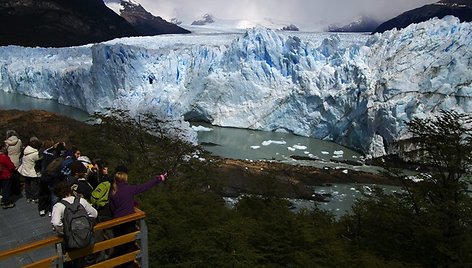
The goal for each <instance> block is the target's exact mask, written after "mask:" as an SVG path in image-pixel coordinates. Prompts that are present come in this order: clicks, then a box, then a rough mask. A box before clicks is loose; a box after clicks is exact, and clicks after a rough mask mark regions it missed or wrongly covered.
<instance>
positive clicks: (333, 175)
mask: <svg viewBox="0 0 472 268" xmlns="http://www.w3.org/2000/svg"><path fill="white" fill-rule="evenodd" d="M215 173H217V174H218V176H219V177H220V178H221V179H222V181H223V182H224V185H225V193H226V195H228V196H238V195H240V194H242V193H261V190H262V189H266V188H264V186H261V183H262V184H263V181H264V180H267V181H269V184H270V185H266V187H270V188H271V191H272V193H273V194H275V195H280V196H283V197H288V198H298V199H310V200H317V201H322V200H320V198H321V199H323V198H322V197H320V196H317V195H313V186H316V185H329V184H338V183H367V184H378V185H399V183H400V182H399V181H398V180H397V179H395V178H391V177H386V176H383V175H379V174H374V173H368V172H362V171H355V170H348V171H347V172H345V169H335V168H323V169H320V168H315V167H309V166H300V165H290V164H284V163H276V162H268V161H247V160H237V159H222V160H221V163H219V165H218V166H217V168H215Z"/></svg>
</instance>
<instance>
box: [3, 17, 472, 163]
mask: <svg viewBox="0 0 472 268" xmlns="http://www.w3.org/2000/svg"><path fill="white" fill-rule="evenodd" d="M314 36H315V37H310V36H309V35H292V36H288V35H285V34H283V33H280V32H275V31H272V30H269V29H265V28H255V29H252V30H249V31H247V32H246V33H245V34H244V35H236V34H232V35H221V34H215V35H194V36H188V35H185V36H178V35H174V36H172V35H171V36H156V37H140V38H124V39H117V40H113V41H110V42H106V43H100V44H93V45H88V46H83V47H72V48H62V49H52V48H50V49H48V48H22V47H16V46H8V47H0V55H1V56H0V88H1V89H2V90H4V91H8V92H17V93H21V94H26V95H29V96H34V97H38V98H48V99H57V100H58V101H59V102H60V103H63V104H66V105H71V106H74V107H77V108H80V109H83V110H85V111H88V112H93V111H97V110H101V109H103V108H105V107H119V108H125V109H129V110H131V111H132V112H133V113H138V112H152V113H155V114H157V115H159V116H161V117H164V118H173V119H176V120H180V121H182V120H181V119H182V118H185V119H188V120H204V121H208V122H211V123H212V124H215V125H220V126H231V127H240V128H250V129H260V130H266V131H290V132H293V133H295V134H298V135H303V136H308V137H314V138H318V139H325V140H331V141H334V142H336V143H339V144H341V145H345V146H348V147H351V148H354V149H358V150H360V151H363V152H365V153H367V154H370V155H372V156H379V155H382V154H385V153H386V152H388V150H389V145H391V144H392V143H393V142H394V141H395V140H397V139H400V138H401V137H402V136H404V135H405V134H406V133H405V123H406V122H408V121H409V120H410V119H411V118H412V117H413V116H429V115H430V114H432V113H435V112H437V111H438V110H440V109H446V110H456V111H459V112H465V113H470V112H471V109H472V106H471V105H470V100H471V96H472V72H471V66H472V44H471V43H472V24H470V23H460V22H459V21H458V20H457V19H456V18H454V17H446V18H445V19H443V20H437V19H433V20H430V21H428V22H424V23H421V24H413V25H411V26H409V27H408V28H406V29H403V30H400V31H397V30H393V31H389V32H385V33H383V34H376V35H373V36H370V37H365V36H363V37H362V38H359V40H357V41H354V42H346V40H345V38H346V36H344V35H336V34H330V35H327V34H323V35H322V34H320V35H318V36H317V35H314ZM320 36H323V38H320ZM365 39H367V40H365ZM186 126H187V125H185V124H184V125H183V127H186Z"/></svg>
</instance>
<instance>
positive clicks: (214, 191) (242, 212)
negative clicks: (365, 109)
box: [64, 110, 472, 267]
mask: <svg viewBox="0 0 472 268" xmlns="http://www.w3.org/2000/svg"><path fill="white" fill-rule="evenodd" d="M95 119H97V120H100V121H101V124H99V125H89V126H87V127H83V128H82V129H81V131H76V132H71V133H68V134H67V135H68V138H69V140H68V142H69V144H74V145H76V146H78V147H79V148H80V149H81V150H82V151H83V152H84V153H85V154H86V155H88V156H89V157H91V158H95V157H102V158H104V159H107V160H109V161H110V166H111V167H114V166H116V165H117V164H125V165H127V166H128V167H129V168H130V169H131V170H130V178H131V182H132V183H138V182H142V181H146V180H148V179H149V178H150V177H152V176H154V175H156V174H158V173H160V172H163V171H165V170H168V171H169V178H168V180H167V181H166V182H165V183H162V184H161V185H159V186H158V187H156V188H154V189H152V190H151V192H147V193H144V194H142V195H141V196H140V200H139V201H140V207H141V208H142V209H143V210H144V211H145V212H146V215H147V218H146V222H147V224H148V228H149V247H150V248H149V257H150V262H151V267H472V252H471V249H472V227H471V226H472V225H471V224H472V222H471V221H472V200H471V195H470V191H469V190H470V183H471V182H470V180H469V179H468V178H469V177H468V176H469V175H470V164H471V159H472V158H471V157H472V148H471V147H472V143H471V141H472V139H471V129H470V127H469V125H468V124H469V123H470V122H471V121H470V117H469V116H465V115H459V114H457V113H452V112H443V113H441V114H440V115H439V116H438V117H436V118H434V119H414V120H412V121H411V123H410V124H409V130H410V132H411V134H412V138H411V140H410V141H411V144H412V145H414V148H415V150H413V151H411V152H409V153H408V154H404V155H403V156H402V157H404V158H405V159H408V160H410V161H413V160H414V161H415V162H416V163H418V164H419V165H420V167H421V168H420V170H421V171H422V173H421V174H419V175H418V177H420V178H422V179H423V181H422V182H420V183H414V182H412V181H411V180H407V179H405V178H403V177H402V176H401V175H398V179H399V180H401V181H402V183H403V186H404V187H403V188H404V191H403V192H399V193H397V194H395V195H387V194H385V193H384V192H382V190H380V189H376V190H375V191H374V192H373V194H372V195H371V196H370V197H369V198H365V199H363V200H359V201H358V202H357V203H356V204H355V205H354V207H353V211H352V213H350V214H349V215H346V216H344V217H343V218H341V219H338V220H337V219H335V218H334V217H333V215H331V214H329V213H327V212H325V211H322V210H314V211H300V212H298V213H293V212H291V211H290V210H289V205H288V204H287V202H286V201H284V200H282V199H279V198H276V197H275V196H277V194H278V193H277V191H276V190H274V187H273V186H272V185H271V183H270V180H271V177H270V176H269V177H267V178H264V179H262V180H260V183H261V184H262V185H261V187H260V188H262V189H265V194H262V195H260V196H259V195H258V196H246V197H244V198H242V200H240V202H239V203H238V204H237V205H236V206H235V208H233V209H231V208H228V207H227V206H226V205H225V202H224V201H223V198H222V191H221V189H222V187H221V186H222V185H220V183H221V178H217V177H216V176H215V175H214V174H213V173H212V172H211V170H212V167H214V165H217V164H218V160H217V159H213V158H212V157H211V156H209V155H206V154H205V152H203V151H202V150H201V149H200V148H199V147H195V146H192V145H190V144H186V143H183V142H181V141H179V140H176V139H172V138H169V137H166V136H164V135H162V133H163V130H162V128H161V127H162V126H163V125H165V124H166V122H161V121H159V120H156V119H155V118H153V117H152V116H151V115H141V116H140V119H139V120H138V119H133V118H131V117H130V116H128V115H127V112H126V111H121V110H111V111H110V112H109V113H108V114H97V115H95ZM64 129H67V127H64ZM151 134H153V135H151ZM196 152H198V155H199V156H201V157H203V158H205V159H207V161H200V160H199V159H197V158H194V157H192V155H194V153H196ZM188 156H190V157H188ZM392 172H395V171H393V170H392ZM397 174H400V173H397ZM235 179H236V178H235Z"/></svg>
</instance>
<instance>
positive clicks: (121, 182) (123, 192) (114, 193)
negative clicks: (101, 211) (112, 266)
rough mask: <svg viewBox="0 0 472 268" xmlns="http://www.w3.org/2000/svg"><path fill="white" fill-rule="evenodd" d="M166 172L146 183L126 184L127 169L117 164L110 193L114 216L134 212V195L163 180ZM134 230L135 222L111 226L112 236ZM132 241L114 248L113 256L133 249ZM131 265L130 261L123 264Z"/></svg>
mask: <svg viewBox="0 0 472 268" xmlns="http://www.w3.org/2000/svg"><path fill="white" fill-rule="evenodd" d="M166 178H167V173H164V174H161V175H158V176H156V177H154V178H153V179H151V180H149V181H148V182H146V183H143V184H140V185H131V184H128V169H127V168H126V167H125V166H118V167H117V168H116V172H115V182H114V184H113V185H112V189H111V193H110V208H111V211H112V213H113V217H114V218H118V217H122V216H126V215H130V214H133V213H134V207H135V204H136V202H135V200H134V196H135V195H137V194H139V193H142V192H145V191H147V190H149V189H151V188H152V187H153V186H155V185H156V184H158V183H159V182H163V181H165V180H166ZM135 230H136V223H135V222H128V223H125V224H121V225H119V226H117V227H115V228H113V233H114V237H119V236H122V235H125V234H127V233H131V232H133V231H135ZM133 247H134V243H128V244H124V245H121V246H118V247H116V248H115V251H114V253H113V255H114V256H120V255H122V254H125V253H126V252H128V251H130V250H133ZM124 266H126V267H128V266H129V267H132V265H131V263H128V264H125V265H124Z"/></svg>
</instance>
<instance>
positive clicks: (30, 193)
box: [18, 137, 41, 202]
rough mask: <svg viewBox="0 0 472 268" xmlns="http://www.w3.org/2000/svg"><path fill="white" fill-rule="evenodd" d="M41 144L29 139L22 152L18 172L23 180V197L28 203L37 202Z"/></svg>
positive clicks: (35, 139) (32, 138) (34, 139)
mask: <svg viewBox="0 0 472 268" xmlns="http://www.w3.org/2000/svg"><path fill="white" fill-rule="evenodd" d="M40 147H41V142H40V141H39V139H38V138H37V137H31V138H30V140H29V143H28V146H26V148H25V150H24V151H23V158H22V160H21V165H20V167H19V168H18V172H19V173H20V175H21V176H22V177H23V178H24V180H25V196H26V200H27V201H28V202H38V195H39V178H40V176H41V174H40V166H39V165H38V164H41V162H40V159H41V158H40V156H39V148H40Z"/></svg>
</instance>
